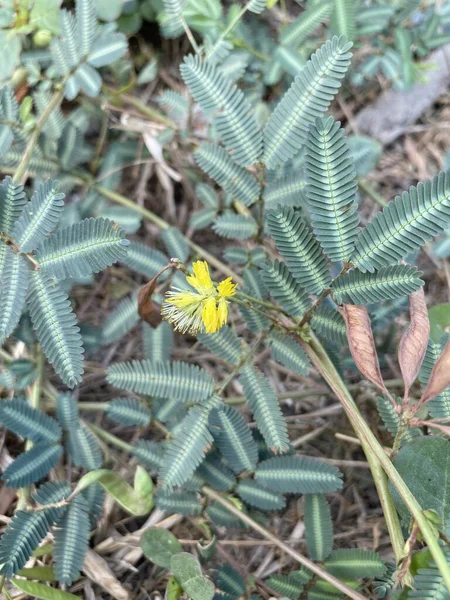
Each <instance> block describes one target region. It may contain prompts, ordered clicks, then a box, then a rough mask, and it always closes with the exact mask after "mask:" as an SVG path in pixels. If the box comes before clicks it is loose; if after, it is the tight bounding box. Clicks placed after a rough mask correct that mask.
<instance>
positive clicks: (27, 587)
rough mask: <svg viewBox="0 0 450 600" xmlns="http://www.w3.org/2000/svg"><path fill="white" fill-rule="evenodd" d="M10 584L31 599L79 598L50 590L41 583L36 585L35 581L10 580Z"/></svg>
mask: <svg viewBox="0 0 450 600" xmlns="http://www.w3.org/2000/svg"><path fill="white" fill-rule="evenodd" d="M11 583H12V584H13V585H14V586H15V587H16V588H18V589H19V590H22V592H25V593H26V594H28V595H29V596H31V597H32V598H39V599H41V600H80V596H75V594H69V592H63V591H62V590H56V589H55V588H51V587H49V586H48V585H45V584H43V583H37V582H36V581H27V580H26V579H11Z"/></svg>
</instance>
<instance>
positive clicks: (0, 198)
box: [0, 177, 27, 235]
mask: <svg viewBox="0 0 450 600" xmlns="http://www.w3.org/2000/svg"><path fill="white" fill-rule="evenodd" d="M26 203H27V199H26V196H25V192H24V191H23V185H20V184H19V183H16V182H15V181H13V180H12V179H11V177H5V179H4V180H3V181H2V183H1V184H0V231H2V232H3V233H6V234H7V235H11V234H12V232H13V230H14V226H15V224H16V221H17V220H18V219H19V217H20V215H21V213H22V211H23V209H24V208H25V205H26Z"/></svg>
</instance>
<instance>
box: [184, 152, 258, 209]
mask: <svg viewBox="0 0 450 600" xmlns="http://www.w3.org/2000/svg"><path fill="white" fill-rule="evenodd" d="M194 158H195V160H196V162H197V164H198V166H199V167H200V168H201V169H202V171H204V172H205V173H206V174H207V175H208V176H209V177H211V179H213V180H214V181H215V182H216V183H218V184H219V185H220V187H221V188H223V189H224V190H225V192H228V193H229V194H231V195H232V196H233V197H234V198H236V199H237V200H240V201H241V202H242V203H243V204H245V205H246V206H251V205H252V204H253V203H254V202H255V201H256V200H257V198H258V196H259V184H258V182H257V181H256V179H255V178H254V177H253V175H251V174H250V173H249V172H248V171H246V169H244V168H243V167H240V166H238V165H237V164H236V163H235V162H234V161H233V159H232V158H230V157H229V155H228V154H227V152H226V151H225V150H224V149H223V148H222V147H220V146H216V145H215V144H209V143H208V144H207V143H204V144H201V145H200V147H199V148H198V149H197V150H196V151H195V152H194Z"/></svg>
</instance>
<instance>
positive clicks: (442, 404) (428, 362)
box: [419, 336, 450, 419]
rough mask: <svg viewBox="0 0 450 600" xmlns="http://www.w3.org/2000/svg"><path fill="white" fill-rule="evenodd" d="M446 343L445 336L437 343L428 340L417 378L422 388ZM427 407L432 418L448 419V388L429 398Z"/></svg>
mask: <svg viewBox="0 0 450 600" xmlns="http://www.w3.org/2000/svg"><path fill="white" fill-rule="evenodd" d="M446 343H447V336H445V337H443V339H442V340H441V341H440V342H438V343H436V342H433V341H432V340H430V341H429V342H428V347H427V351H426V353H425V357H424V359H423V363H422V367H421V369H420V373H419V380H420V383H421V384H422V387H423V388H424V389H425V386H426V384H427V383H428V379H429V378H430V375H431V371H432V370H433V367H434V365H435V364H436V361H437V360H438V358H439V356H440V355H441V352H442V350H443V349H444V346H445V344H446ZM427 407H428V411H429V413H430V415H431V416H432V417H433V418H434V419H448V418H449V417H450V388H447V389H445V390H444V391H443V392H441V393H440V394H438V395H437V396H436V397H435V398H433V399H432V400H430V401H429V402H428V404H427Z"/></svg>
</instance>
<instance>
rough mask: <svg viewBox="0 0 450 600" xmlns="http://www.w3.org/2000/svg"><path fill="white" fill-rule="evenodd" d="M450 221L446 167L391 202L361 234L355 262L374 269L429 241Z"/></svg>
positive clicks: (356, 246) (359, 265)
mask: <svg viewBox="0 0 450 600" xmlns="http://www.w3.org/2000/svg"><path fill="white" fill-rule="evenodd" d="M449 222H450V175H449V174H448V173H447V172H444V171H442V172H441V173H439V175H436V176H435V177H433V179H432V180H431V181H430V180H427V181H425V182H423V183H419V184H418V185H417V186H416V187H413V186H411V187H410V188H409V192H403V194H402V195H401V196H397V197H396V198H395V200H393V201H392V202H389V204H388V205H387V206H386V207H385V208H384V209H383V210H382V211H381V212H379V213H378V214H377V215H376V216H375V218H374V219H372V221H370V223H369V224H368V225H367V227H366V228H365V229H363V230H362V232H361V233H360V234H359V237H358V240H357V242H356V245H355V252H354V254H353V256H352V258H351V262H352V263H353V264H354V265H355V266H356V267H358V269H359V270H360V271H363V272H364V271H370V272H371V273H373V272H374V271H375V270H376V269H379V268H380V267H384V266H385V265H391V264H395V263H397V262H398V261H399V260H401V259H403V258H404V257H405V256H406V255H407V254H409V253H410V252H413V251H415V250H417V248H420V247H421V246H423V245H424V244H426V242H428V241H430V240H431V239H433V237H435V236H436V235H437V234H438V233H441V232H442V231H444V229H446V228H447V227H448V225H449Z"/></svg>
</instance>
